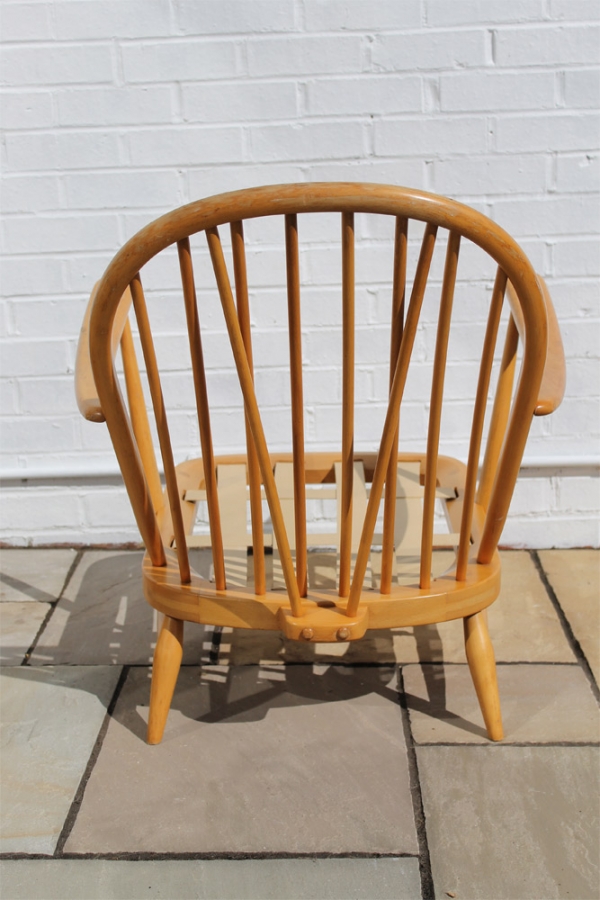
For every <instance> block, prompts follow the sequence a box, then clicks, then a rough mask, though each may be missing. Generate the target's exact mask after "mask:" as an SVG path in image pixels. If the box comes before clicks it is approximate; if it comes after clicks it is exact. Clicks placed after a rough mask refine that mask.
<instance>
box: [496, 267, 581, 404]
mask: <svg viewBox="0 0 600 900" xmlns="http://www.w3.org/2000/svg"><path fill="white" fill-rule="evenodd" d="M536 277H537V281H538V284H539V286H540V290H541V292H542V297H543V298H544V303H545V305H546V315H547V322H548V349H547V352H546V363H545V366H544V374H543V375H542V383H541V385H540V392H539V395H538V402H537V406H536V408H535V410H534V415H535V416H547V415H549V414H550V413H552V412H554V410H555V409H557V408H558V407H559V406H560V404H561V402H562V399H563V397H564V394H565V386H566V379H567V375H566V363H565V351H564V348H563V342H562V338H561V336H560V328H559V327H558V320H557V318H556V313H555V311H554V306H553V304H552V299H551V297H550V292H549V290H548V285H547V284H546V282H545V281H544V279H543V278H542V276H541V275H537V276H536ZM508 292H509V294H510V295H511V308H512V313H513V316H514V319H515V324H516V326H517V330H518V332H519V337H520V338H521V340H522V339H523V334H524V325H523V317H522V313H521V307H520V304H519V300H518V298H517V295H516V293H515V289H514V287H513V286H512V284H511V283H510V281H509V282H508ZM513 301H514V302H513Z"/></svg>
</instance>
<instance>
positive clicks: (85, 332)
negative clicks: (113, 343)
mask: <svg viewBox="0 0 600 900" xmlns="http://www.w3.org/2000/svg"><path fill="white" fill-rule="evenodd" d="M97 288H98V282H96V284H95V285H94V287H93V288H92V293H91V294H90V299H89V301H88V305H87V308H86V311H85V316H84V319H83V325H82V326H81V332H80V334H79V342H78V344H77V356H76V359H75V397H76V398H77V406H78V407H79V412H80V413H81V415H82V416H83V418H84V419H87V420H88V422H104V421H106V420H105V418H104V413H103V412H102V408H101V406H100V400H99V399H98V391H97V390H96V383H95V381H94V373H93V372H92V361H91V359H90V319H91V316H92V309H93V306H94V300H95V298H96V290H97Z"/></svg>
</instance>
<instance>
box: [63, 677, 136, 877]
mask: <svg viewBox="0 0 600 900" xmlns="http://www.w3.org/2000/svg"><path fill="white" fill-rule="evenodd" d="M129 669H130V666H123V667H122V669H121V674H120V675H119V679H118V681H117V684H116V687H115V690H114V692H113V695H112V698H111V700H110V703H109V704H108V707H107V709H106V714H105V716H104V719H103V721H102V725H101V726H100V730H99V732H98V735H97V737H96V740H95V742H94V746H93V747H92V752H91V753H90V757H89V759H88V761H87V765H86V767H85V769H84V772H83V775H82V776H81V780H80V782H79V785H78V786H77V790H76V791H75V796H74V797H73V800H72V802H71V805H70V807H69V811H68V813H67V815H66V817H65V821H64V823H63V827H62V829H61V832H60V834H59V836H58V840H57V842H56V847H55V848H54V853H53V855H52V856H51V857H50V858H51V859H60V858H62V851H63V848H64V846H65V844H66V842H67V841H68V839H69V836H70V834H71V831H72V830H73V826H74V825H75V821H76V819H77V816H78V814H79V810H80V808H81V804H82V802H83V796H84V794H85V789H86V787H87V783H88V781H89V779H90V776H91V774H92V771H93V769H94V766H95V765H96V760H97V759H98V756H99V755H100V751H101V749H102V744H103V743H104V738H105V737H106V733H107V731H108V726H109V724H110V720H111V718H112V714H113V711H114V709H115V706H116V704H117V700H118V699H119V696H120V694H121V691H122V689H123V686H124V684H125V682H126V681H127V676H128V675H129Z"/></svg>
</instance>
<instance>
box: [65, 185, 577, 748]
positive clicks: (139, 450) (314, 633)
mask: <svg viewBox="0 0 600 900" xmlns="http://www.w3.org/2000/svg"><path fill="white" fill-rule="evenodd" d="M307 212H310V213H317V212H330V213H337V214H340V215H341V223H342V233H341V240H340V243H341V250H342V266H341V272H340V284H341V292H340V301H339V302H340V305H341V309H342V329H341V330H342V345H343V364H342V401H341V413H342V429H341V434H340V438H339V448H338V449H337V450H336V451H335V452H332V453H319V454H314V453H312V454H311V453H308V452H306V450H305V446H304V444H305V435H304V412H305V410H304V398H303V380H302V369H303V360H302V340H301V309H302V298H301V286H300V266H299V260H300V250H299V240H300V234H301V232H299V224H300V220H301V215H302V214H303V213H307ZM362 214H373V215H385V216H390V217H392V218H393V220H394V222H395V229H396V232H395V249H394V261H393V272H392V273H385V274H384V275H383V280H387V279H388V278H391V280H392V281H393V286H392V323H391V329H390V359H389V366H390V387H389V399H388V408H387V411H386V416H385V423H384V427H383V430H382V433H381V435H377V436H376V435H372V436H371V438H370V439H371V441H372V443H375V444H377V451H376V452H370V453H360V452H358V451H357V448H356V446H355V434H354V406H355V402H354V379H355V356H356V347H355V343H356V340H357V337H356V335H357V332H356V327H355V272H354V269H355V261H354V255H355V246H354V228H355V221H356V220H357V217H358V216H359V215H362ZM275 215H277V216H281V217H282V221H283V223H284V233H285V244H286V272H287V302H288V324H289V327H288V336H287V339H288V342H289V355H290V380H291V415H292V429H291V431H292V453H288V454H285V453H280V454H274V453H272V452H271V453H270V452H269V448H268V446H267V442H266V439H265V432H264V428H263V424H262V419H261V414H260V410H259V406H258V402H257V398H256V394H255V389H254V362H253V346H252V328H251V324H250V308H249V286H248V273H247V269H246V258H245V246H244V227H243V222H244V220H245V219H249V218H258V217H261V216H275ZM409 219H415V220H418V221H420V222H423V223H425V229H424V236H423V240H422V245H421V251H420V255H419V260H418V263H417V267H416V270H415V272H414V273H411V274H412V287H411V291H410V300H409V302H408V304H406V309H405V291H406V283H407V279H408V278H409V277H410V276H409V273H408V272H407V236H408V231H409ZM225 224H227V225H229V226H230V229H231V238H232V259H233V272H234V278H235V300H234V295H233V292H232V289H231V284H230V277H229V273H228V270H227V265H226V263H225V256H224V253H223V249H222V246H221V241H220V237H219V232H218V228H219V226H221V225H225ZM440 230H442V232H443V233H444V235H446V234H447V235H448V247H447V254H446V266H445V272H444V278H443V284H442V291H441V302H440V313H439V318H438V334H437V341H436V351H435V359H434V365H433V375H432V389H431V402H430V410H429V430H428V442H427V448H426V452H425V453H421V454H408V455H407V454H402V453H399V452H398V448H399V446H400V449H401V448H402V441H403V435H402V420H401V415H400V409H401V404H402V400H403V396H404V391H405V385H406V381H407V377H408V372H409V368H410V364H411V357H412V354H413V348H414V345H415V339H416V334H417V329H418V327H419V321H420V316H421V309H422V305H423V300H424V296H425V291H426V287H427V283H428V278H429V272H430V268H431V264H432V258H433V254H434V249H435V244H436V235H437V234H438V232H439V231H440ZM200 231H204V232H205V235H206V240H207V242H208V248H209V251H210V258H211V261H212V266H213V270H214V275H215V282H216V287H217V291H218V295H219V298H220V301H221V306H222V310H223V315H224V319H225V324H226V327H227V333H228V336H229V341H230V344H231V348H232V352H233V357H234V361H235V367H236V371H237V376H238V379H239V383H240V387H241V391H242V395H243V399H244V417H245V425H246V454H245V455H244V456H231V457H222V456H220V455H219V454H218V452H217V451H216V449H213V446H212V436H211V429H210V416H209V398H208V394H207V390H206V376H205V373H204V361H203V352H202V342H201V335H200V316H199V311H198V304H197V299H196V291H195V286H194V274H193V267H192V259H191V250H190V240H189V238H190V236H191V235H193V234H195V233H197V232H200ZM465 241H472V242H474V243H475V244H476V245H478V246H479V247H481V248H482V249H483V250H484V251H486V252H487V253H488V254H489V256H490V257H491V259H492V260H493V261H494V264H495V266H494V268H495V269H496V270H497V275H496V283H495V286H494V290H493V292H492V298H491V304H490V312H489V317H488V324H487V329H486V335H485V339H484V344H483V349H482V353H481V365H480V370H479V377H478V382H477V387H476V393H475V402H474V407H473V422H472V429H471V435H470V443H469V453H468V461H467V465H466V466H464V465H462V464H461V463H459V462H457V461H453V460H450V459H448V458H447V457H444V456H442V455H440V454H439V438H440V419H441V414H442V410H443V406H444V404H443V388H444V375H445V366H446V353H447V346H448V337H449V333H450V327H451V324H450V323H451V314H452V307H453V293H454V284H455V281H456V278H457V266H458V250H459V246H460V245H461V242H463V243H464V242H465ZM173 244H175V245H177V247H178V253H179V261H180V272H181V281H182V292H183V298H184V306H185V311H186V321H187V325H188V334H189V340H190V352H191V361H192V378H193V382H194V387H195V392H196V401H197V412H198V422H199V429H200V442H201V447H202V459H198V460H188V461H186V462H185V463H182V464H181V465H179V466H177V467H175V462H174V459H173V454H172V450H171V444H170V435H169V430H168V422H167V415H166V409H165V405H164V398H163V395H162V390H161V383H160V373H159V369H158V364H157V360H156V354H155V352H154V345H153V340H152V331H151V328H150V322H149V319H148V314H147V310H146V304H145V299H144V294H143V291H142V287H141V279H140V276H139V272H140V271H141V270H142V268H143V266H144V265H145V263H146V262H148V261H149V260H150V259H152V258H153V257H154V256H155V255H156V254H157V253H159V252H160V251H161V250H162V249H165V248H166V247H168V246H170V245H173ZM374 274H376V277H377V278H378V280H380V279H381V276H380V273H374ZM505 287H506V289H507V296H508V302H509V304H510V307H511V316H510V318H509V323H508V329H507V332H506V336H505V344H504V352H503V357H502V362H501V366H500V376H499V381H498V385H497V387H496V392H495V400H494V406H493V410H492V415H491V421H490V426H489V431H488V436H487V439H486V443H485V456H484V462H483V468H482V473H481V477H480V479H479V484H478V485H477V473H478V468H479V463H480V455H481V450H482V442H483V435H484V434H485V428H484V422H485V414H486V401H487V397H488V393H489V386H490V378H491V369H492V362H493V357H494V348H495V345H496V341H497V335H498V331H499V323H500V313H501V310H502V301H503V296H504V292H505ZM132 300H133V306H134V309H135V314H136V320H137V323H138V330H139V337H140V340H141V344H142V350H143V353H144V360H145V368H146V378H147V381H148V386H149V388H150V395H151V397H152V406H153V410H154V416H155V420H156V426H157V432H158V437H159V443H160V449H161V455H162V461H163V467H164V472H165V480H166V485H167V490H166V495H165V497H163V496H162V495H161V491H160V478H159V474H158V467H157V464H156V460H155V456H154V448H153V446H152V438H151V430H150V425H149V422H148V417H147V414H146V410H145V404H144V391H143V387H142V383H141V378H140V371H139V369H138V366H137V360H136V358H135V351H134V341H133V336H132V333H131V329H130V327H129V325H128V323H127V315H128V312H129V307H130V305H131V302H132ZM519 342H521V344H522V347H523V350H522V354H521V357H518V355H517V349H518V346H519ZM119 346H120V347H121V351H122V357H123V369H124V376H125V378H124V380H125V386H126V392H127V398H128V407H129V409H128V408H127V407H126V405H125V403H124V401H123V396H122V392H121V390H120V387H119V376H118V374H117V369H116V365H115V359H116V355H117V352H118V348H119ZM519 360H520V371H519V377H518V379H517V378H516V371H517V362H518V361H519ZM564 383H565V375H564V354H563V352H562V344H561V341H560V333H559V331H558V326H557V323H556V317H555V315H554V312H553V309H552V304H551V302H550V298H549V294H548V290H547V287H546V285H545V283H544V282H543V279H541V278H539V277H538V276H536V275H535V273H534V272H533V270H532V268H531V266H530V264H529V262H528V261H527V259H526V257H525V256H524V254H523V253H522V251H521V250H520V248H519V247H518V245H517V244H516V243H515V242H514V241H513V239H512V238H511V237H510V236H509V235H508V234H507V233H506V232H504V231H503V230H502V229H501V228H500V227H499V226H498V225H497V224H495V223H493V222H491V221H490V220H489V219H487V218H486V217H485V216H483V215H482V214H480V213H478V212H476V211H474V210H471V209H469V208H468V207H465V206H463V205H461V204H459V203H456V202H454V201H451V200H448V199H446V198H443V197H436V196H435V195H432V194H427V193H425V192H420V191H411V190H408V189H406V188H398V187H390V186H383V185H364V184H303V185H275V186H271V187H264V188H256V189H251V190H249V191H238V192H233V193H231V194H222V195H219V196H217V197H212V198H208V199H207V200H203V201H199V202H197V203H192V204H189V205H188V206H185V207H182V208H181V209H179V210H175V211H174V212H172V213H170V214H168V215H167V216H163V217H162V218H160V219H157V220H156V221H155V222H153V223H151V224H150V225H148V226H147V227H146V228H145V229H143V230H142V231H141V232H140V233H139V234H138V235H137V236H136V237H135V238H133V239H132V240H131V241H129V242H128V243H127V244H126V245H125V246H124V247H123V248H122V250H121V251H119V253H118V254H117V255H116V256H115V258H114V260H113V261H112V263H111V264H110V265H109V267H108V269H107V270H106V272H105V274H104V276H103V277H102V279H101V281H100V282H99V284H98V285H97V288H96V289H95V292H94V294H93V296H92V298H91V299H90V303H89V306H88V310H87V313H86V319H85V322H84V327H83V329H82V335H81V338H80V343H79V347H78V354H77V377H76V390H77V400H78V404H79V407H80V409H81V411H82V413H83V414H84V415H85V416H86V417H87V418H88V419H90V420H92V421H103V420H106V423H107V425H108V428H109V430H110V433H111V437H112V440H113V443H114V446H115V451H116V454H117V457H118V460H119V464H120V466H121V470H122V472H123V476H124V480H125V483H126V486H127V490H128V493H129V497H130V499H131V503H132V507H133V510H134V513H135V516H136V521H137V523H138V526H139V528H140V532H141V534H142V538H143V540H144V542H145V544H146V547H147V551H148V552H147V556H146V559H145V561H144V566H143V580H144V590H145V594H146V597H147V599H148V601H149V603H150V604H151V605H152V606H154V607H155V608H156V609H157V610H158V611H159V612H160V613H162V614H164V616H165V622H164V625H163V627H162V630H161V633H160V637H159V641H158V645H157V652H156V659H155V665H154V673H153V681H152V699H151V709H150V724H149V732H148V739H149V741H150V742H157V741H159V740H160V739H161V736H162V732H163V729H164V723H165V720H166V716H167V713H168V708H169V704H170V701H171V697H172V692H173V688H174V685H175V681H176V678H177V672H178V670H179V665H180V662H181V642H182V639H183V622H184V621H192V622H200V623H205V624H212V625H221V626H229V627H242V628H262V629H277V630H280V631H283V633H284V634H285V635H287V636H288V637H289V638H292V639H294V640H304V641H316V640H319V641H341V640H344V641H345V640H354V639H358V638H360V637H361V636H362V635H363V634H364V633H365V631H366V630H367V629H369V628H391V627H395V626H408V625H419V624H428V623H434V622H439V621H446V620H449V619H453V618H463V619H464V627H465V646H466V653H467V659H468V662H469V666H470V669H471V673H472V675H473V681H474V684H475V687H476V690H477V695H478V698H479V702H480V705H481V708H482V712H483V715H484V720H485V722H486V727H487V729H488V733H489V735H490V737H491V738H492V739H494V740H498V739H500V738H501V736H502V724H501V718H500V708H499V700H498V692H497V684H496V675H495V663H494V657H493V650H492V647H491V642H490V638H489V634H488V632H487V625H486V621H485V612H484V611H485V609H486V607H487V606H489V605H490V603H492V602H493V601H494V599H495V598H496V597H497V595H498V592H499V586H500V565H499V558H498V553H497V544H498V540H499V536H500V533H501V530H502V527H503V525H504V521H505V519H506V515H507V512H508V507H509V503H510V498H511V495H512V492H513V489H514V484H515V480H516V477H517V473H518V469H519V465H520V462H521V458H522V455H523V450H524V446H525V441H526V438H527V433H528V430H529V426H530V423H531V419H532V416H533V415H545V414H547V413H549V412H551V411H552V410H553V409H554V408H556V406H557V405H558V404H559V403H560V400H561V399H562V395H563V393H564ZM399 464H400V469H399V468H398V466H399ZM336 482H337V486H336ZM311 485H315V486H316V485H331V490H332V491H333V493H332V497H335V498H336V499H337V501H338V515H339V523H340V528H339V538H338V540H339V557H338V567H339V575H338V581H337V584H335V586H332V587H331V588H327V589H322V588H319V589H315V588H314V587H313V586H312V585H311V582H310V578H309V577H308V574H307V573H308V569H309V567H308V565H307V554H308V549H309V536H307V528H306V497H307V495H308V492H309V490H310V489H311V488H310V486H311ZM384 488H385V496H384ZM327 490H328V491H329V487H328V488H327ZM246 491H247V492H248V499H249V501H250V510H251V535H248V531H247V526H246V521H245V518H246V517H245V509H246ZM263 492H264V496H265V498H266V500H267V503H268V506H269V512H270V517H271V520H272V523H273V532H274V539H273V542H272V546H273V547H274V548H275V551H276V552H275V553H274V557H273V559H274V564H273V571H274V574H273V582H272V584H271V582H270V581H269V584H267V577H266V567H265V556H264V547H265V545H266V544H267V543H268V540H267V538H268V536H267V535H265V534H264V530H263V523H262V496H263ZM421 493H422V494H423V506H422V519H421V512H420V509H421ZM323 496H324V495H323ZM403 496H405V497H406V498H407V503H408V505H409V506H410V508H411V509H412V510H413V512H414V515H413V514H412V513H411V516H412V518H411V516H409V517H408V518H406V519H404V520H402V518H401V517H399V513H398V504H399V503H401V502H402V497H403ZM382 497H383V531H382V534H377V535H376V534H375V531H376V522H377V518H378V515H379V512H380V504H381V500H382ZM199 499H206V501H207V505H208V510H209V523H210V532H211V535H210V546H211V547H212V552H213V561H214V572H215V580H214V582H211V581H207V580H205V579H203V578H201V577H200V576H199V575H198V573H196V572H194V571H193V569H191V568H190V565H189V558H188V555H187V541H188V539H190V534H191V532H192V528H193V525H194V515H195V507H196V503H197V502H198V500H199ZM437 499H442V500H443V502H444V503H445V505H446V509H447V514H448V518H449V521H450V526H451V531H452V532H453V533H452V534H451V535H445V536H441V537H440V536H436V535H434V515H433V512H434V504H435V502H436V500H437ZM228 510H231V514H232V515H233V516H234V517H235V522H231V521H227V522H225V520H224V521H223V523H221V521H220V519H221V516H223V517H225V515H226V514H227V511H228ZM409 519H410V523H411V524H410V529H409V530H410V536H409V540H410V541H411V542H412V543H411V547H412V549H413V550H414V548H415V547H417V549H419V547H420V553H421V564H420V577H419V578H416V577H415V580H414V581H413V582H412V583H411V581H410V577H409V578H408V580H407V579H406V578H405V580H404V582H401V580H399V579H398V578H397V577H396V576H395V574H394V573H395V567H396V566H397V560H396V553H397V551H398V547H397V546H395V543H396V541H397V539H398V540H399V538H397V535H396V533H395V530H396V524H397V522H399V521H406V522H408V521H409ZM415 522H418V523H419V524H418V527H417V532H418V529H419V528H420V529H421V534H420V537H419V538H416V539H415V537H414V534H415ZM455 532H459V536H458V538H457V536H456V534H455ZM223 534H226V535H227V542H228V543H229V544H232V545H233V546H232V547H228V548H227V554H228V556H227V554H226V553H225V548H224V547H223ZM248 541H251V543H252V545H253V564H252V567H251V568H252V570H253V577H252V578H251V580H250V581H249V582H248V583H246V584H245V583H244V580H243V578H242V580H240V577H239V571H244V572H245V568H246V544H247V542H248ZM440 541H441V543H442V545H443V546H452V545H453V544H454V543H455V542H458V553H457V561H456V566H455V567H454V568H451V569H450V570H449V571H447V572H446V573H445V574H444V575H441V576H439V575H437V576H436V577H432V574H431V572H432V553H433V549H434V547H435V546H438V544H439V543H440ZM436 542H437V543H436ZM318 543H319V542H318V541H317V544H318ZM321 543H322V542H321ZM374 543H375V544H379V545H380V546H381V556H380V576H379V581H377V572H376V569H377V567H376V566H375V565H374V563H373V562H372V558H373V545H374ZM413 544H414V547H413ZM269 546H271V544H269ZM292 553H293V554H294V555H295V559H294V558H293V556H292ZM232 554H233V555H232ZM226 556H227V558H228V560H229V561H228V562H227V565H228V566H229V565H230V564H231V560H232V559H233V558H234V557H235V560H237V563H236V565H237V569H236V568H235V566H234V568H233V569H230V571H232V572H233V576H232V577H231V584H228V583H227V578H226V572H225V566H226V560H225V557H226ZM378 565H379V563H378ZM238 570H239V571H238ZM367 574H368V577H367ZM269 578H271V575H269Z"/></svg>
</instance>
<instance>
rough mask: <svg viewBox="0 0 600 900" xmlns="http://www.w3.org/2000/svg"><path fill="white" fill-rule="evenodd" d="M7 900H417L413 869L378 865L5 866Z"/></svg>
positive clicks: (413, 862) (402, 863)
mask: <svg viewBox="0 0 600 900" xmlns="http://www.w3.org/2000/svg"><path fill="white" fill-rule="evenodd" d="M2 896H3V897H4V898H5V900H106V898H108V897H110V898H111V900H146V898H149V900H153V898H167V900H175V898H177V900H314V898H316V897H318V898H320V900H348V898H350V897H352V898H355V900H420V898H421V884H420V879H419V862H418V860H417V859H414V858H412V859H411V858H406V857H401V858H383V859H214V860H198V859H196V860H180V859H178V860H160V861H159V860H139V861H136V862H125V861H120V860H119V861H116V860H114V861H113V860H99V859H90V860H73V859H69V860H19V861H13V860H7V861H4V863H3V864H2Z"/></svg>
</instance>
